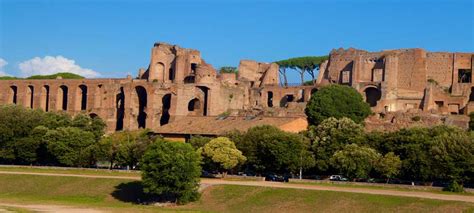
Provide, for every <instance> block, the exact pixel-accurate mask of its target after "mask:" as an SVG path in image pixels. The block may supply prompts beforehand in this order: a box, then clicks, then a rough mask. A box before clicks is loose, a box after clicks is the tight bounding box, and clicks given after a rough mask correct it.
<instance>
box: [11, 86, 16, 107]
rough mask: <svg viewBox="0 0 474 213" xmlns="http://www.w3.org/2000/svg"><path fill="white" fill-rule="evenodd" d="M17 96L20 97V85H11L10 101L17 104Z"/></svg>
mask: <svg viewBox="0 0 474 213" xmlns="http://www.w3.org/2000/svg"><path fill="white" fill-rule="evenodd" d="M17 98H18V87H16V86H10V98H9V102H10V103H12V104H16V103H17Z"/></svg>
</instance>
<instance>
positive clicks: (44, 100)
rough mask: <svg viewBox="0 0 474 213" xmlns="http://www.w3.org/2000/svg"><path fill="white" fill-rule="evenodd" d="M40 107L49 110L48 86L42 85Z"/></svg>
mask: <svg viewBox="0 0 474 213" xmlns="http://www.w3.org/2000/svg"><path fill="white" fill-rule="evenodd" d="M40 102H41V108H42V109H43V110H44V111H45V112H48V111H49V86H48V85H44V86H43V88H42V89H41V100H40Z"/></svg>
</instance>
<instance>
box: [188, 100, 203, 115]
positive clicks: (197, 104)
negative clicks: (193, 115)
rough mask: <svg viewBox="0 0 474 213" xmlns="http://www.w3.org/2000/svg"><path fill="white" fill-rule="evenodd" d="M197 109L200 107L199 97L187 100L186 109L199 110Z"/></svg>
mask: <svg viewBox="0 0 474 213" xmlns="http://www.w3.org/2000/svg"><path fill="white" fill-rule="evenodd" d="M199 109H201V102H200V101H199V99H197V98H194V99H192V100H190V101H189V103H188V111H189V112H194V111H196V110H199Z"/></svg>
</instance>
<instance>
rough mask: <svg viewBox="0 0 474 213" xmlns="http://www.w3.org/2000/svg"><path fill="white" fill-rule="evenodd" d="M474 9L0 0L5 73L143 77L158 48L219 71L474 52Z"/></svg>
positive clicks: (367, 1)
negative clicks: (409, 51)
mask: <svg viewBox="0 0 474 213" xmlns="http://www.w3.org/2000/svg"><path fill="white" fill-rule="evenodd" d="M473 2H474V1H473V0H456V1H454V0H431V1H428V0H423V1H415V0H411V1H409V0H406V1H402V0H388V1H381V0H378V1H375V0H362V1H349V0H333V1H330V0H326V1H298V0H296V1H290V0H288V1H277V0H275V1H271V0H257V1H245V0H241V1H237V0H233V1H211V0H207V1H191V0H189V1H183V0H181V1H180V0H178V1H140V0H138V1H132V0H128V1H108V0H97V1H91V0H87V1H85V0H82V1H77V0H76V1H74V0H71V1H66V0H65V1H59V0H54V1H53V0H36V1H23V0H0V59H3V64H6V65H4V66H3V67H2V68H0V72H3V73H8V74H10V75H16V76H24V75H30V74H38V73H40V74H41V73H42V72H45V70H44V69H50V70H52V71H54V70H56V69H70V70H76V71H81V72H82V71H84V72H87V71H89V72H90V73H91V72H92V73H95V72H97V73H100V77H125V75H126V74H132V75H134V76H135V75H136V73H137V70H138V69H139V68H140V67H147V66H148V63H149V60H150V50H151V47H152V45H153V43H154V42H156V41H163V42H167V43H172V44H178V45H180V46H182V47H186V48H193V49H198V50H200V51H201V54H202V56H203V58H204V59H205V60H206V61H207V62H208V63H211V64H213V65H214V67H216V68H218V67H221V66H227V65H230V66H237V65H238V63H239V60H240V59H254V60H258V61H264V62H272V61H276V60H280V59H286V58H288V57H297V56H306V55H325V54H328V53H329V52H330V51H331V49H333V48H339V47H344V48H348V47H355V48H360V49H366V50H370V51H377V50H382V49H396V48H412V47H420V48H425V49H427V50H430V51H459V52H474V38H473V37H474V21H473V20H474V17H473V14H474V3H473ZM1 64H2V62H1V61H0V67H1ZM58 67H59V68H58ZM91 75H92V74H91ZM94 75H95V74H94ZM291 81H293V82H298V77H297V76H293V77H292V78H291Z"/></svg>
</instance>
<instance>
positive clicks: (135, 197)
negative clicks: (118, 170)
mask: <svg viewBox="0 0 474 213" xmlns="http://www.w3.org/2000/svg"><path fill="white" fill-rule="evenodd" d="M112 196H113V197H114V198H115V199H117V200H120V201H122V202H127V203H134V204H142V203H143V202H145V201H146V200H148V199H149V197H148V196H147V195H146V194H145V193H144V192H143V186H142V183H141V181H132V182H128V183H121V184H119V185H117V186H115V191H113V192H112Z"/></svg>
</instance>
